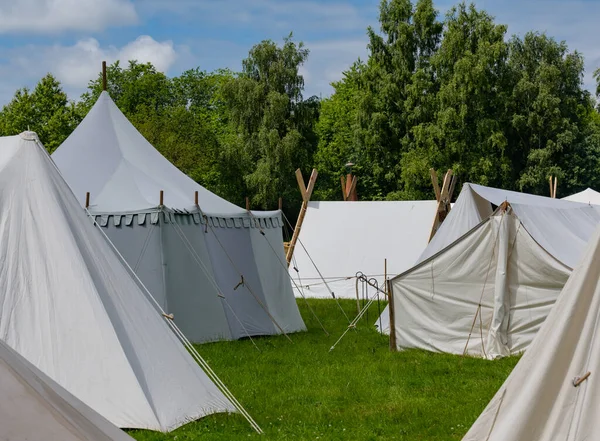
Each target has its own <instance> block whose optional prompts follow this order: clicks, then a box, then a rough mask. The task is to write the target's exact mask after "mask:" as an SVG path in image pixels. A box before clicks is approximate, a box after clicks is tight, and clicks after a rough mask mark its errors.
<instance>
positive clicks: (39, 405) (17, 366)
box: [0, 340, 133, 441]
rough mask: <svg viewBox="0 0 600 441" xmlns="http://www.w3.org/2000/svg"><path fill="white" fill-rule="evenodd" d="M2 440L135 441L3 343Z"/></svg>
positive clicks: (0, 361)
mask: <svg viewBox="0 0 600 441" xmlns="http://www.w3.org/2000/svg"><path fill="white" fill-rule="evenodd" d="M0 439H2V440H10V441H30V440H45V441H133V438H131V437H130V436H128V435H126V434H125V432H123V431H121V430H120V429H118V428H117V427H116V426H114V425H112V424H111V423H109V422H108V421H107V420H106V419H104V418H102V417H101V416H100V415H99V414H98V413H96V412H94V411H93V410H92V409H90V408H89V407H88V406H86V405H85V404H83V403H82V402H81V401H80V400H78V399H77V398H75V397H74V396H73V395H71V394H70V393H69V392H67V391H66V390H65V389H63V388H62V387H61V386H59V385H58V384H57V383H56V382H54V381H52V380H51V379H50V378H48V376H46V375H44V374H43V373H42V372H41V371H40V370H39V369H37V368H36V367H35V366H33V365H32V364H31V363H29V362H28V361H27V360H25V359H24V358H23V357H21V356H20V355H19V354H17V353H16V352H15V351H13V350H12V349H11V348H10V347H8V346H7V345H6V343H4V342H3V341H1V340H0Z"/></svg>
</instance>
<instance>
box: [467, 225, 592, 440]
mask: <svg viewBox="0 0 600 441" xmlns="http://www.w3.org/2000/svg"><path fill="white" fill-rule="evenodd" d="M599 281H600V229H598V230H597V231H596V233H595V234H594V235H593V237H592V238H591V239H590V242H589V246H588V248H587V250H586V252H585V253H584V256H583V258H582V260H581V263H580V264H579V265H578V267H577V268H576V269H575V270H574V271H573V273H572V274H571V276H570V277H569V280H568V281H567V283H566V284H565V286H564V288H563V289H562V292H561V293H560V295H559V297H558V299H557V301H556V303H555V305H554V307H553V308H552V311H551V312H550V314H549V315H548V317H547V319H546V321H545V322H544V324H543V325H542V327H541V329H540V331H539V332H538V334H537V336H536V338H535V339H534V341H533V343H532V344H531V346H530V347H529V349H528V350H527V352H526V353H525V355H524V356H523V358H521V360H520V361H519V363H518V364H517V366H516V367H515V369H514V370H513V371H512V372H511V374H510V375H509V377H508V379H507V380H506V381H505V383H504V384H503V385H502V387H501V388H500V390H499V391H498V392H497V394H496V395H495V396H494V398H493V399H492V400H491V402H490V403H489V404H488V406H487V407H486V409H485V410H484V411H483V413H482V414H481V415H480V416H479V418H478V419H477V421H476V422H475V424H474V425H473V426H472V427H471V429H470V430H469V432H468V433H467V434H466V435H465V437H464V438H463V441H500V440H502V441H517V440H530V441H553V440H559V439H560V440H567V439H568V440H596V439H599V438H600V426H599V425H598V393H597V390H598V384H599V381H600V357H599V356H598V355H599V354H600V340H599V336H598V322H599V321H600V282H599ZM587 373H590V375H589V376H588V377H587V378H586V379H585V380H583V381H581V383H580V384H579V385H577V384H576V382H574V380H575V379H576V378H585V377H586V374H587Z"/></svg>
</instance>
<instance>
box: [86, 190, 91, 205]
mask: <svg viewBox="0 0 600 441" xmlns="http://www.w3.org/2000/svg"><path fill="white" fill-rule="evenodd" d="M89 206H90V192H89V191H88V192H87V193H86V194H85V208H88V207H89Z"/></svg>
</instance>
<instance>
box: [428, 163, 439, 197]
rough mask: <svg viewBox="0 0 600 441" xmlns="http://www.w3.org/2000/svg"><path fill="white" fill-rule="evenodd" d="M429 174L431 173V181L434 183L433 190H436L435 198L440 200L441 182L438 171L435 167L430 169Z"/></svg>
mask: <svg viewBox="0 0 600 441" xmlns="http://www.w3.org/2000/svg"><path fill="white" fill-rule="evenodd" d="M429 174H430V175H431V183H432V185H433V191H434V192H435V200H436V201H438V202H439V201H440V183H439V182H438V177H437V173H436V172H435V169H434V168H430V169H429Z"/></svg>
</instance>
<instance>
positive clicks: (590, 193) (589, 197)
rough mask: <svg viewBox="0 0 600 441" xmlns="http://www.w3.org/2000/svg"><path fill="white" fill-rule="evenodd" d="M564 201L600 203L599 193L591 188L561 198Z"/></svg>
mask: <svg viewBox="0 0 600 441" xmlns="http://www.w3.org/2000/svg"><path fill="white" fill-rule="evenodd" d="M563 200H566V201H573V202H581V203H583V204H590V205H600V193H598V192H597V191H596V190H592V189H591V188H586V189H585V190H583V191H580V192H579V193H575V194H572V195H571V196H567V197H566V198H563Z"/></svg>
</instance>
